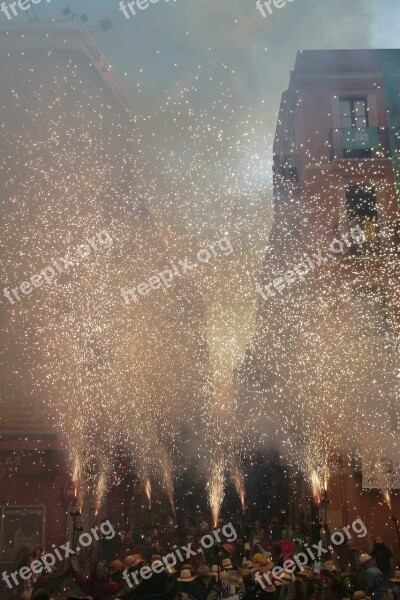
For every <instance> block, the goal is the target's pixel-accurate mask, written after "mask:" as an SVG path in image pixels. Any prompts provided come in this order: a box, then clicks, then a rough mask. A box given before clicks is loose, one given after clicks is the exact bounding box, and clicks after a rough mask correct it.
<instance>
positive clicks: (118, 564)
mask: <svg viewBox="0 0 400 600" xmlns="http://www.w3.org/2000/svg"><path fill="white" fill-rule="evenodd" d="M109 568H110V573H119V571H122V569H123V568H124V563H123V562H122V560H119V559H116V560H113V561H112V563H111V564H110V567H109Z"/></svg>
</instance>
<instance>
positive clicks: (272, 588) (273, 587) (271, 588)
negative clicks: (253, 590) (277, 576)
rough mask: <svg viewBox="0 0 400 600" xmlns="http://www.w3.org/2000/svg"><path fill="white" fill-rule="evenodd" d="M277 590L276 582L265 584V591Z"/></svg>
mask: <svg viewBox="0 0 400 600" xmlns="http://www.w3.org/2000/svg"><path fill="white" fill-rule="evenodd" d="M275 590H276V587H275V585H274V584H272V585H265V584H264V585H263V591H264V592H274V591H275Z"/></svg>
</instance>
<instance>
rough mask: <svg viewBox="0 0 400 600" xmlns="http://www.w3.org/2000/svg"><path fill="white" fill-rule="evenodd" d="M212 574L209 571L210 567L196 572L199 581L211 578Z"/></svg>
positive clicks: (200, 568)
mask: <svg viewBox="0 0 400 600" xmlns="http://www.w3.org/2000/svg"><path fill="white" fill-rule="evenodd" d="M211 576H212V573H211V571H209V570H208V567H206V566H204V567H199V568H198V569H197V572H196V577H197V579H207V577H211Z"/></svg>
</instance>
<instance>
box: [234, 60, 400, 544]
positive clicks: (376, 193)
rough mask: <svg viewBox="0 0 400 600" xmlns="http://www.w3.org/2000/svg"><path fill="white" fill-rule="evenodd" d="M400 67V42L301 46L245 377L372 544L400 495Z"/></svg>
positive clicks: (295, 454) (336, 514)
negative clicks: (389, 46) (393, 45)
mask: <svg viewBox="0 0 400 600" xmlns="http://www.w3.org/2000/svg"><path fill="white" fill-rule="evenodd" d="M388 64H390V68H389V67H387V65H388ZM396 65H397V67H396ZM399 68H400V52H399V51H375V50H366V51H361V50H360V51H355V50H337V51H302V52H299V53H298V55H297V59H296V64H295V67H294V70H293V72H292V73H291V76H290V83H289V88H288V90H287V91H286V92H285V93H284V94H283V96H282V102H281V107H280V112H279V119H278V125H277V129H276V135H275V143H274V223H273V227H272V231H271V235H270V239H269V242H268V247H267V252H266V256H265V261H264V265H263V273H262V279H261V284H260V285H259V286H258V288H257V290H258V293H259V294H260V307H259V311H258V317H257V331H256V335H255V339H254V343H253V346H252V348H251V349H250V350H249V351H248V355H247V356H246V361H245V362H244V363H243V365H242V367H241V368H240V369H239V372H238V373H239V375H238V383H237V388H238V390H239V393H240V394H241V397H242V398H244V399H245V400H244V401H245V402H246V397H247V401H253V400H254V398H255V397H257V398H258V399H259V401H260V400H261V399H262V406H263V409H264V413H268V414H269V419H270V420H272V421H273V422H274V421H275V423H279V425H280V427H281V430H282V434H281V435H283V437H284V438H286V439H287V440H290V441H289V443H286V452H287V453H288V454H289V462H290V463H291V464H297V466H299V465H300V466H301V470H302V471H303V473H305V474H306V476H307V477H306V479H307V480H308V481H309V489H311V483H312V485H313V487H314V489H313V492H314V498H315V500H316V501H317V502H319V501H320V500H321V494H322V495H323V488H324V487H325V486H326V482H328V489H327V491H328V497H330V503H329V505H328V518H329V520H330V525H331V529H334V528H337V527H340V526H344V525H346V524H348V523H351V521H352V519H354V518H356V517H357V516H361V517H362V518H363V519H365V523H366V525H367V527H368V531H369V538H368V541H369V542H370V541H371V539H372V538H373V536H374V535H378V534H382V535H383V536H384V537H385V539H387V540H390V541H391V543H394V542H395V540H396V539H397V538H396V531H395V528H394V526H393V522H392V520H391V518H390V515H391V511H392V510H393V512H394V514H395V515H396V513H397V515H398V514H399V512H400V504H399V502H398V499H397V498H395V495H396V492H392V493H391V495H392V496H393V498H392V502H393V506H392V507H390V506H389V503H390V500H389V499H388V498H387V501H386V502H385V501H384V499H383V495H382V491H381V490H382V489H384V488H385V487H386V488H392V489H393V490H395V489H397V488H399V487H400V462H399V460H400V456H399V451H398V446H396V441H395V440H396V436H397V435H398V431H399V379H398V377H397V375H398V373H399V366H400V363H399V342H398V340H399V327H400V313H399V309H400V295H399V294H400V279H399V278H400V276H399V258H400V248H399V241H400V240H399V198H397V197H396V179H397V150H398V137H397V136H398V129H397V122H396V119H397V109H398V107H399V106H400V104H398V103H400V87H399V86H398V88H397V92H396V90H395V89H394V87H395V80H396V69H397V72H398V71H399ZM390 69H391V70H390ZM335 240H337V241H335ZM275 430H276V427H275V428H274V431H275ZM278 437H279V436H278ZM278 442H282V438H281V439H280V440H278ZM310 493H311V492H310ZM292 512H293V514H294V513H296V510H295V508H293V511H292ZM297 513H299V511H297Z"/></svg>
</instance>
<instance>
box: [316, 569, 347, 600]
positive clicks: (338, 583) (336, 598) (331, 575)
mask: <svg viewBox="0 0 400 600" xmlns="http://www.w3.org/2000/svg"><path fill="white" fill-rule="evenodd" d="M321 579H322V580H323V581H324V582H325V585H326V591H325V597H326V600H340V599H341V598H343V597H344V590H343V586H342V578H341V576H340V573H339V572H338V570H337V568H336V565H335V563H334V562H333V560H326V561H325V562H324V565H323V567H322V572H321Z"/></svg>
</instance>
